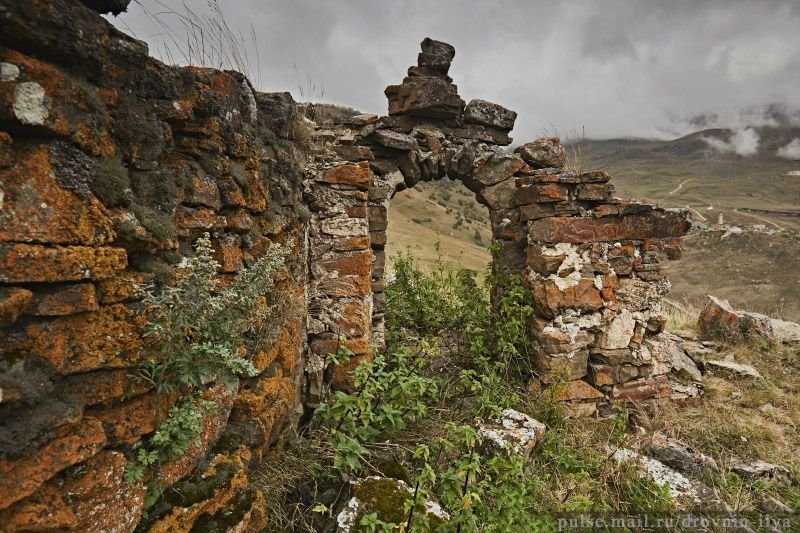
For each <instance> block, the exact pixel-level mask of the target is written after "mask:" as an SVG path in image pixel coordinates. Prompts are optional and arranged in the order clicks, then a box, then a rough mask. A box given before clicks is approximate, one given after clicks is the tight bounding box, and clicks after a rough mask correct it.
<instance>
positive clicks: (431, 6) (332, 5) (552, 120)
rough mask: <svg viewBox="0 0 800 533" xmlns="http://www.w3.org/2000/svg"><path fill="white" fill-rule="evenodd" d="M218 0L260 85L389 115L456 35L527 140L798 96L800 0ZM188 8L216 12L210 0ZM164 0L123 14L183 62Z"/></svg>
mask: <svg viewBox="0 0 800 533" xmlns="http://www.w3.org/2000/svg"><path fill="white" fill-rule="evenodd" d="M218 2H219V6H220V8H221V10H222V12H223V13H224V18H225V21H226V22H227V24H228V25H229V27H230V28H231V29H232V30H233V31H234V32H237V33H238V32H241V33H242V35H243V37H244V41H245V45H244V46H243V48H244V49H245V50H246V51H247V54H248V57H249V62H250V71H251V78H253V82H254V84H256V85H259V87H258V88H259V89H261V90H265V91H280V90H288V91H290V92H292V94H293V95H294V96H295V98H296V99H300V100H309V99H310V100H316V101H320V100H321V101H326V102H331V103H337V104H343V105H349V106H352V107H355V108H357V109H359V110H361V111H364V112H371V113H378V114H385V113H386V99H385V97H384V95H383V89H384V87H385V86H386V85H389V84H395V83H400V81H401V80H402V78H403V76H404V75H405V71H406V69H407V68H408V66H410V65H412V64H415V63H416V57H417V52H418V51H419V42H420V41H421V40H422V39H423V38H424V37H426V36H430V37H432V38H434V39H439V40H443V41H447V42H449V43H451V44H453V45H454V46H455V48H456V57H455V60H454V62H453V66H452V67H451V69H450V75H451V76H452V77H453V78H454V80H455V83H456V84H457V85H458V88H459V94H460V95H461V96H462V98H464V99H465V100H467V101H469V100H470V99H472V98H482V99H485V100H491V101H493V102H497V103H499V104H502V105H504V106H506V107H508V108H510V109H513V110H514V111H517V112H518V113H519V116H518V118H517V125H516V128H515V130H514V132H513V133H512V135H513V136H514V138H515V140H516V141H521V142H524V141H526V140H530V139H532V138H534V137H537V136H540V135H541V134H543V133H546V132H553V131H557V132H559V133H560V134H561V135H562V137H569V136H570V135H571V134H573V133H574V132H580V131H581V129H582V128H585V132H586V135H587V136H588V137H594V138H606V137H615V136H640V137H659V138H669V137H674V136H677V135H679V134H683V133H688V132H689V131H691V130H692V129H693V128H692V127H691V126H690V125H689V124H687V123H686V122H685V119H686V118H688V117H691V116H693V115H696V114H699V113H716V114H717V115H718V117H719V118H718V120H717V121H716V123H711V124H709V125H722V126H725V125H731V126H742V125H743V124H742V123H741V122H742V119H741V116H740V110H744V109H752V108H758V106H763V105H766V104H770V103H780V104H785V105H787V106H789V107H790V109H800V0H783V1H782V0H749V1H747V0H709V1H703V0H569V1H553V0H541V1H539V0H537V1H532V0H514V1H511V0H509V1H491V0H470V1H467V0H463V1H456V0H402V1H396V0H395V1H383V0H335V1H331V0H218ZM186 5H188V6H189V7H190V9H191V10H192V11H194V12H195V13H196V14H197V15H201V16H202V15H203V14H205V13H209V12H210V10H209V7H208V2H207V0H186ZM165 6H168V7H170V8H172V9H174V10H176V11H179V12H183V7H182V3H181V2H179V1H177V0H138V2H137V0H134V3H133V4H131V7H130V8H129V11H128V13H125V14H123V15H121V16H120V17H118V18H117V19H113V18H111V20H112V22H114V23H115V24H117V25H118V26H119V27H120V28H122V29H123V30H125V31H127V32H128V33H133V34H134V35H135V36H136V37H138V38H139V39H142V40H145V41H147V42H148V43H149V44H150V53H151V55H154V56H156V57H160V58H161V59H165V58H166V55H167V53H169V54H171V57H172V59H173V60H174V61H175V62H179V63H185V62H186V59H185V56H186V55H187V48H188V47H187V46H186V45H185V44H181V45H180V46H179V45H178V44H177V43H185V41H186V35H185V31H184V28H183V26H182V25H181V23H180V20H179V18H178V17H176V16H175V15H173V14H169V13H165ZM154 15H155V18H158V19H159V20H161V21H162V24H161V25H159V24H158V23H155V22H154V20H153V19H154ZM164 24H166V25H167V26H169V27H171V28H172V29H171V31H172V33H173V36H172V37H168V36H167V30H166V28H165V27H164ZM251 27H252V29H253V30H254V32H255V42H256V44H257V48H258V56H259V62H258V63H259V64H257V61H256V57H255V56H256V51H255V49H256V44H254V43H253V39H252V38H251V37H250V32H251ZM164 41H166V42H167V46H165V45H164V44H163V42H164ZM207 47H208V48H210V45H207ZM167 49H169V52H167ZM196 55H197V54H195V56H196ZM195 61H196V60H195ZM259 79H260V81H259ZM308 80H311V82H310V83H309V81H308ZM300 87H302V88H303V93H304V94H303V95H301V94H300V92H301V91H300ZM323 90H324V94H323ZM312 93H314V94H312ZM753 121H755V122H758V118H757V117H753V115H752V114H749V115H748V116H747V118H746V120H745V122H748V123H750V122H753ZM694 129H696V128H694Z"/></svg>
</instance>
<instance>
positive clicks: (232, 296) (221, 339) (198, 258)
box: [126, 234, 285, 481]
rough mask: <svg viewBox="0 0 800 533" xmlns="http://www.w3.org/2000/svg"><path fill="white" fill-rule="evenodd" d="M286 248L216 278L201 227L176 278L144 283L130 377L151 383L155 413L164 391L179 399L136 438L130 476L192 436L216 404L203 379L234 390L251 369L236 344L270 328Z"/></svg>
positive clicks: (180, 450) (194, 437)
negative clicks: (170, 282)
mask: <svg viewBox="0 0 800 533" xmlns="http://www.w3.org/2000/svg"><path fill="white" fill-rule="evenodd" d="M284 256H285V254H284V251H283V248H282V247H280V246H278V245H275V246H273V247H272V248H270V249H269V250H268V252H267V253H266V254H265V255H264V256H263V257H261V258H260V259H258V260H256V261H255V262H254V263H253V264H252V265H250V266H249V267H248V268H246V269H245V270H244V271H242V272H241V273H240V274H239V275H238V276H237V277H236V279H235V280H234V281H233V282H232V283H231V284H229V285H227V286H221V284H220V279H219V278H218V276H217V272H218V270H219V263H217V262H216V261H215V260H214V258H213V249H212V247H211V241H210V238H209V236H208V234H205V235H204V236H203V237H202V238H200V239H198V240H197V245H196V254H195V255H194V256H193V257H190V258H187V259H186V260H185V261H184V263H183V264H182V265H181V267H182V268H181V270H182V275H181V276H179V279H178V281H177V283H176V284H175V285H174V286H169V287H164V288H163V289H162V290H161V291H160V292H156V291H155V289H154V287H145V288H144V289H143V291H142V292H143V298H142V302H143V303H144V305H145V308H146V309H147V318H148V323H147V325H146V326H145V328H144V339H145V351H146V355H147V358H146V359H145V360H144V361H143V362H142V363H141V364H140V365H139V367H138V368H137V370H136V372H135V373H133V374H132V375H131V376H130V378H131V379H132V380H133V381H136V382H140V383H141V382H144V383H147V384H149V385H150V386H152V387H153V389H154V390H155V392H156V394H157V397H158V402H157V412H156V418H157V420H158V419H160V418H161V413H160V410H161V399H162V397H163V395H165V394H172V395H177V396H178V400H177V402H176V403H175V405H174V406H173V407H172V408H171V409H170V410H169V412H168V414H167V417H166V419H165V420H163V421H161V423H160V424H159V426H158V428H157V430H156V432H155V433H154V434H153V435H152V436H151V437H149V438H148V439H147V440H146V441H140V442H139V443H137V446H136V447H135V450H134V457H133V459H132V460H131V461H130V462H129V463H128V466H127V470H126V478H127V479H128V480H131V481H133V480H137V479H141V478H142V477H143V476H144V474H145V473H146V470H147V468H148V467H150V466H157V465H158V464H159V463H161V462H163V461H165V460H167V459H169V458H171V457H174V456H176V455H180V454H182V453H184V452H185V451H186V449H187V448H188V446H189V445H190V444H191V443H193V442H196V441H197V439H198V437H199V435H200V433H201V431H202V418H203V416H204V415H205V414H206V413H208V412H209V411H210V410H213V409H214V408H216V404H214V403H213V402H209V401H205V400H203V399H201V398H200V397H199V394H200V391H201V390H202V387H203V386H205V385H207V384H208V383H210V382H212V381H216V382H217V383H222V384H224V385H225V387H226V388H227V389H228V390H233V389H234V388H235V387H236V386H237V385H238V383H239V376H254V375H256V374H257V370H256V368H255V367H254V366H253V364H252V362H250V361H249V360H248V359H247V358H245V357H244V356H243V355H242V353H243V352H242V351H241V348H242V347H245V348H247V345H248V343H249V344H251V345H255V344H256V343H259V342H262V341H263V340H264V339H266V338H269V337H271V336H273V334H274V332H275V324H274V321H272V320H270V317H272V316H274V315H276V314H278V313H277V311H278V310H279V308H280V306H281V301H280V299H279V298H277V297H276V295H275V294H274V292H273V279H274V275H275V272H276V271H277V270H278V269H279V268H281V267H282V265H283V263H284ZM264 299H266V302H269V304H266V303H265V300H264ZM254 324H259V325H260V329H259V330H256V329H255V326H254ZM250 347H253V346H250ZM245 353H246V352H245Z"/></svg>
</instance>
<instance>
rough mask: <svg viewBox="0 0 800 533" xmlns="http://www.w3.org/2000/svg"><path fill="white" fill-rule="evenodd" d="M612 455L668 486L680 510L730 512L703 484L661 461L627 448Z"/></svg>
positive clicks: (659, 483)
mask: <svg viewBox="0 0 800 533" xmlns="http://www.w3.org/2000/svg"><path fill="white" fill-rule="evenodd" d="M612 457H613V458H614V459H615V460H616V461H618V462H620V463H623V462H628V463H635V464H636V466H637V467H638V468H639V469H640V470H641V471H642V472H643V473H645V474H646V475H647V476H649V477H650V479H652V480H653V481H654V482H655V483H656V484H658V485H660V486H662V487H663V486H668V487H669V495H670V496H671V497H672V499H674V500H675V502H676V503H677V505H678V508H679V509H680V510H691V509H703V510H706V511H715V512H730V510H731V509H730V507H728V505H727V504H726V503H725V502H724V501H722V500H721V499H720V498H719V497H718V496H717V495H716V494H715V493H714V491H713V490H712V489H711V488H709V487H708V486H706V485H705V484H703V483H701V482H699V481H697V480H694V479H691V478H689V477H687V476H685V475H683V474H681V473H680V472H678V471H677V470H673V469H672V468H670V467H668V466H666V465H665V464H664V463H662V462H661V461H658V460H656V459H653V458H651V457H645V456H644V455H641V454H638V453H636V452H635V451H633V450H630V449H628V448H620V449H618V450H617V451H615V452H614V454H613V455H612Z"/></svg>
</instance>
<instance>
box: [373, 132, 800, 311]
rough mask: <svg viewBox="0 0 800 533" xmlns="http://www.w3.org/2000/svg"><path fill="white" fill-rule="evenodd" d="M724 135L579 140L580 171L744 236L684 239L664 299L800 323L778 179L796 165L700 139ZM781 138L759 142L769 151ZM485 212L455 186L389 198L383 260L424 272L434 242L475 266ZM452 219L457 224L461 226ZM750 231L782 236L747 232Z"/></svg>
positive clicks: (789, 184) (794, 253)
mask: <svg viewBox="0 0 800 533" xmlns="http://www.w3.org/2000/svg"><path fill="white" fill-rule="evenodd" d="M726 131H727V130H705V131H703V132H697V133H694V134H691V135H688V136H686V137H682V138H680V139H676V140H673V141H652V140H642V139H613V140H602V141H584V142H583V143H582V146H581V152H582V167H583V168H586V169H594V168H600V169H603V170H606V171H608V172H609V173H610V174H611V175H612V177H613V182H614V183H615V185H616V187H617V196H620V197H633V198H637V199H639V200H641V201H646V202H654V203H658V204H660V205H662V206H664V207H688V208H690V209H691V210H692V214H693V217H694V219H695V221H696V222H701V223H702V222H705V223H707V224H709V225H714V224H716V223H717V221H718V217H719V214H720V213H722V216H723V220H724V222H725V223H728V224H738V225H741V226H742V227H743V228H744V229H745V230H746V231H745V232H744V233H742V234H732V235H728V236H725V237H723V235H724V232H714V231H712V232H700V233H693V234H691V235H690V236H689V237H688V238H687V239H686V244H685V254H684V258H683V259H682V260H681V261H677V262H673V263H671V264H670V265H669V275H670V279H671V280H672V282H673V290H672V293H671V296H670V297H671V298H672V299H675V300H678V301H683V300H688V301H689V302H691V303H693V304H695V305H697V304H699V303H700V301H701V300H702V299H703V297H704V296H705V295H706V294H714V295H717V296H720V297H724V298H727V299H730V300H731V302H732V303H734V305H736V306H738V307H743V308H748V309H752V310H754V311H759V312H763V313H771V314H777V315H779V316H782V317H784V318H785V319H787V320H795V321H796V320H800V286H798V285H797V282H796V279H797V276H796V274H794V269H793V267H792V260H793V259H795V258H798V257H800V238H798V237H797V233H796V232H800V216H791V213H795V212H796V213H798V214H799V215H800V176H792V175H788V174H787V173H788V172H790V171H792V170H800V162H798V161H790V160H786V159H781V158H778V157H776V156H774V155H771V154H770V153H769V152H764V153H757V154H755V155H752V156H747V157H744V156H739V155H736V154H734V153H720V152H718V151H716V150H713V149H712V148H711V147H710V145H709V143H708V142H707V141H706V140H704V139H705V138H707V137H709V136H711V137H715V138H718V139H721V140H723V141H724V140H725V139H727V138H728V137H726V135H727V133H726ZM784 137H786V135H784V136H783V137H780V138H777V137H776V139H777V140H773V141H769V142H770V143H771V145H778V144H779V143H780V142H783V140H784ZM764 138H766V137H764V136H762V140H763V139H764ZM764 142H767V141H764ZM750 210H752V211H750ZM787 213H788V215H787ZM459 215H461V216H459ZM487 216H488V213H487V211H486V209H485V208H484V207H483V206H481V205H480V204H478V203H477V202H476V201H475V199H474V195H473V194H472V193H470V192H469V191H468V190H467V189H466V188H464V187H463V186H462V185H461V184H459V183H456V182H451V181H449V180H443V181H440V182H432V183H421V184H419V185H417V186H416V187H415V188H414V189H412V190H408V191H403V192H401V193H399V194H398V195H397V196H396V197H395V198H394V200H393V201H392V205H391V209H390V212H389V229H388V251H389V258H391V257H392V256H393V255H395V254H396V253H397V252H398V251H400V250H406V249H409V248H410V249H411V250H412V251H413V252H414V254H415V255H416V256H418V258H419V260H420V264H421V266H422V267H423V268H425V269H427V270H429V269H430V267H431V266H432V265H433V264H434V262H435V260H436V257H437V253H436V250H435V247H434V245H435V243H436V242H439V243H440V250H441V255H442V260H443V261H445V262H447V263H450V264H454V265H458V266H463V267H466V268H471V269H474V270H479V271H480V270H483V268H485V265H486V263H487V262H488V261H489V254H488V252H487V250H486V248H487V246H488V243H489V240H490V231H489V224H488V220H487ZM459 218H462V219H464V220H463V222H462V223H461V224H458V220H459ZM754 225H763V226H765V227H766V228H768V229H780V230H784V231H783V232H782V233H777V234H772V235H771V234H767V233H754V232H752V231H747V230H749V229H752V227H753V226H754ZM476 231H477V233H478V234H479V235H480V236H481V238H480V241H476V238H475V234H476Z"/></svg>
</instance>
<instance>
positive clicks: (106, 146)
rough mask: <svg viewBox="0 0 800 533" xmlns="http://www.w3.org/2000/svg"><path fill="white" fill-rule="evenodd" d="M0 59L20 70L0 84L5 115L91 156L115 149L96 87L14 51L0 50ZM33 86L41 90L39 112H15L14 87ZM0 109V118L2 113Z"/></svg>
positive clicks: (0, 98) (106, 153)
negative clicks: (64, 139)
mask: <svg viewBox="0 0 800 533" xmlns="http://www.w3.org/2000/svg"><path fill="white" fill-rule="evenodd" d="M2 60H3V61H4V62H7V63H11V64H13V65H15V66H16V67H17V68H19V69H20V72H21V76H20V77H19V78H17V79H16V80H13V82H6V83H3V84H2V85H0V102H2V103H3V104H4V105H0V109H2V110H5V109H10V110H12V112H11V113H9V116H8V118H9V119H12V120H16V121H18V122H21V123H23V124H25V125H28V126H37V127H41V128H44V129H45V130H47V131H48V132H50V133H51V134H54V135H57V136H60V137H69V138H71V139H72V140H73V141H75V142H76V143H77V144H78V145H79V146H81V148H83V149H85V150H87V151H88V152H90V153H92V154H93V155H112V154H113V153H114V151H115V148H114V145H113V142H112V141H111V135H110V132H109V123H110V118H109V116H108V112H107V110H106V109H105V108H104V106H103V99H102V98H101V97H100V95H99V94H98V90H97V89H96V88H94V87H92V86H90V85H88V84H86V83H83V82H81V81H78V80H76V79H75V78H72V77H70V76H67V75H65V74H64V73H63V72H62V71H61V70H60V69H58V68H56V67H55V66H53V65H51V64H49V63H45V62H43V61H40V60H38V59H34V58H32V57H29V56H26V55H24V54H21V53H19V52H17V51H14V50H6V51H4V52H3V53H2ZM23 84H29V85H28V86H29V87H30V86H36V87H37V89H36V90H37V91H41V93H42V102H41V106H42V108H43V109H42V112H41V114H40V116H37V117H36V120H32V118H31V117H30V116H27V115H26V114H20V113H18V112H16V111H17V110H16V109H15V107H14V104H15V102H16V99H17V98H18V97H19V90H18V87H19V86H20V85H23ZM2 115H3V113H2V111H0V118H6V117H3V116H2Z"/></svg>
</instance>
